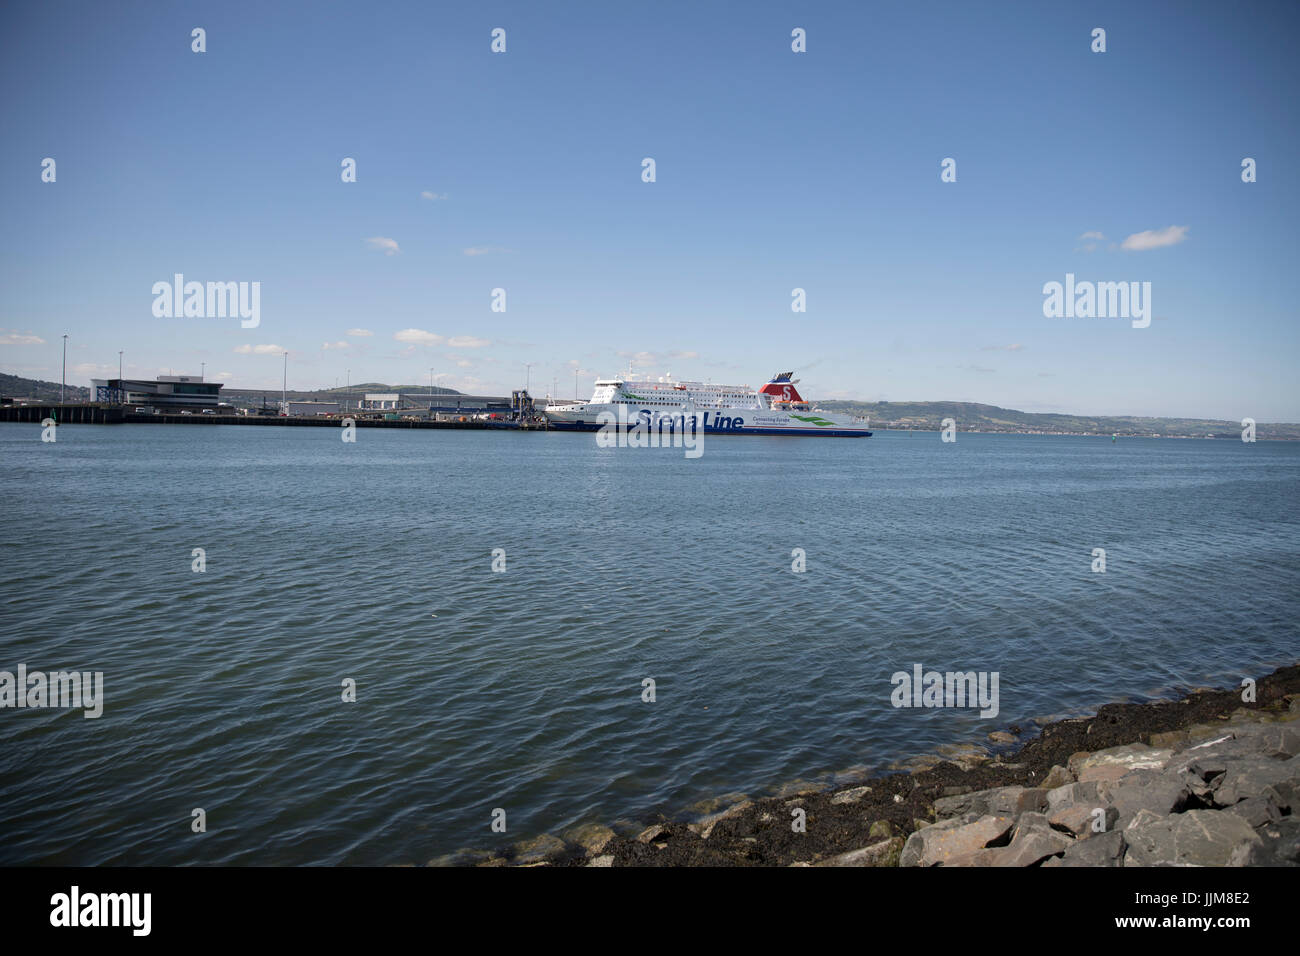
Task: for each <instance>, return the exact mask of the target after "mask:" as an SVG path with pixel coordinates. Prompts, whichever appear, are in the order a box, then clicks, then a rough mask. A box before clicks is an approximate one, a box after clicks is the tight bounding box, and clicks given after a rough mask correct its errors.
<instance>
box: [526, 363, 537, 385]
mask: <svg viewBox="0 0 1300 956" xmlns="http://www.w3.org/2000/svg"><path fill="white" fill-rule="evenodd" d="M536 364H537V363H536V362H525V363H524V368H525V369H527V373H526V374H525V376H524V391H525V392H526V391H528V386H529V385H531V384H532V381H533V366H534V365H536Z"/></svg>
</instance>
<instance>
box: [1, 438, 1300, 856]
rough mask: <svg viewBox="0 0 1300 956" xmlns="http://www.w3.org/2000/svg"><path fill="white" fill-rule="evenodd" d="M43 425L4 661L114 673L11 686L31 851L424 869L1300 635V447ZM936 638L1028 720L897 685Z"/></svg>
mask: <svg viewBox="0 0 1300 956" xmlns="http://www.w3.org/2000/svg"><path fill="white" fill-rule="evenodd" d="M39 439H40V429H39V427H38V426H35V425H16V424H4V425H0V478H2V481H0V500H2V501H3V509H4V510H3V514H4V519H3V522H4V523H3V529H4V532H3V536H2V538H0V572H2V576H0V582H2V583H0V670H8V671H11V672H12V671H14V670H16V668H17V665H18V664H20V663H21V664H26V665H27V667H28V668H29V669H30V670H56V669H74V668H75V669H78V670H88V671H102V672H103V673H104V682H105V705H104V714H103V716H102V717H101V718H99V719H97V720H87V719H85V718H83V717H82V716H81V713H80V712H79V711H78V712H71V711H59V710H49V709H47V710H30V709H23V710H16V709H6V710H0V863H10V864H12V863H42V864H56V863H65V864H107V863H117V864H186V863H241V864H254V863H256V864H286V863H365V864H370V863H386V862H403V861H409V862H425V861H427V860H429V859H431V858H434V857H437V856H439V855H441V854H445V853H448V852H451V851H453V850H456V849H458V848H463V847H492V846H496V845H499V844H500V843H501V842H502V841H503V840H507V839H508V840H512V841H513V840H518V839H524V838H527V837H530V836H534V835H537V834H540V833H562V832H563V831H564V830H565V829H566V828H568V827H570V826H572V825H574V824H578V823H584V822H604V823H615V822H617V821H619V820H633V819H637V818H639V817H643V816H644V815H646V814H648V813H651V812H655V811H660V810H663V811H666V812H670V813H675V812H679V811H682V810H684V809H685V808H686V807H688V806H690V805H691V804H693V803H695V802H696V801H700V800H702V799H705V798H709V797H714V796H718V795H721V794H725V793H729V792H736V791H743V792H747V793H751V794H761V793H764V792H768V791H770V790H771V789H773V788H777V787H780V786H781V785H782V784H785V783H788V782H789V781H792V780H795V779H800V778H801V779H806V780H821V781H829V780H833V779H840V780H843V779H848V778H849V777H851V776H853V775H854V774H859V773H862V772H864V771H866V770H877V769H882V768H883V767H885V766H887V765H888V764H889V763H891V762H893V761H895V760H898V759H900V758H904V757H907V756H909V755H912V754H915V753H918V752H923V751H925V750H926V749H928V748H933V747H935V746H936V745H939V744H943V743H947V742H952V741H958V740H968V739H982V738H983V737H984V735H985V734H987V733H988V732H989V731H990V730H993V729H996V728H999V727H1005V726H1007V725H1008V724H1012V723H1016V722H1025V721H1027V720H1029V719H1031V718H1033V717H1036V716H1046V715H1059V714H1064V713H1078V712H1083V711H1087V710H1091V709H1093V708H1095V707H1096V706H1098V705H1099V704H1102V703H1105V702H1107V701H1110V700H1115V699H1121V698H1126V697H1137V698H1140V697H1145V696H1150V695H1155V694H1161V693H1168V692H1170V691H1172V690H1173V689H1175V688H1178V687H1186V686H1189V685H1195V684H1201V683H1214V684H1224V683H1227V682H1235V681H1237V680H1239V679H1240V677H1242V676H1246V675H1258V674H1260V673H1263V672H1265V671H1268V670H1271V669H1272V668H1274V667H1275V666H1277V665H1279V664H1283V663H1293V662H1294V661H1295V659H1296V658H1297V656H1300V655H1298V654H1297V647H1298V646H1300V641H1298V640H1297V627H1296V620H1297V611H1298V610H1300V588H1298V587H1297V584H1298V582H1300V531H1298V526H1297V521H1298V519H1297V515H1296V503H1297V501H1300V445H1298V444H1294V443H1290V444H1289V443H1275V442H1260V443H1256V444H1243V443H1242V442H1239V441H1175V440H1167V439H1166V440H1156V439H1150V440H1141V439H1130V440H1121V441H1119V442H1117V443H1112V442H1111V441H1110V440H1109V439H1102V438H1055V437H1039V436H1025V437H1021V436H993V435H990V436H984V435H966V434H963V435H960V436H959V439H958V441H957V442H956V443H955V444H944V443H942V442H941V441H940V440H939V438H938V436H937V434H935V433H926V434H920V433H918V434H915V435H911V436H909V435H907V434H905V433H877V436H876V437H875V438H872V439H869V440H829V439H825V440H817V439H791V438H753V437H747V438H714V437H712V436H710V437H709V438H708V439H707V441H706V444H705V453H704V455H703V457H702V458H700V459H698V460H687V459H685V458H684V457H683V456H682V453H681V451H680V450H665V449H660V450H651V449H644V450H643V449H600V448H598V447H597V446H596V443H595V441H594V437H593V436H591V435H580V434H567V433H566V434H556V433H550V434H524V433H515V434H511V433H492V432H472V431H455V432H453V431H447V432H428V431H396V430H394V431H389V430H379V429H369V430H362V431H361V432H360V433H359V434H358V440H357V442H356V443H355V444H345V443H343V442H341V441H340V440H339V434H338V432H337V431H335V430H334V429H330V428H277V427H256V428H254V427H236V426H197V425H188V426H161V425H158V426H155V425H123V426H117V427H106V426H75V425H68V426H63V428H62V429H60V432H59V440H58V442H57V443H55V444H52V445H51V444H43V443H42V442H41V441H40V440H39ZM1097 547H1101V548H1105V549H1106V557H1107V571H1106V573H1105V574H1096V573H1093V572H1092V571H1091V569H1090V566H1091V563H1092V549H1093V548H1097ZM194 548H203V549H205V551H206V555H207V570H206V571H205V572H203V573H196V572H194V571H193V570H191V562H192V560H193V559H192V557H191V552H192V550H193V549H194ZM494 548H503V549H504V550H505V552H506V562H507V563H506V571H505V573H500V574H498V573H493V572H492V569H491V564H492V551H493V549H494ZM795 548H802V549H804V551H805V552H806V555H807V559H806V560H807V571H806V572H805V573H803V574H795V573H792V571H791V561H792V557H791V551H792V550H793V549H795ZM914 663H921V664H923V665H925V666H926V667H927V668H931V667H933V668H936V669H939V670H949V669H961V670H987V671H997V672H998V673H999V674H1000V706H1001V713H1000V714H999V715H998V717H997V718H995V719H993V720H981V719H980V718H979V716H978V715H977V714H976V713H974V712H973V711H970V710H913V709H895V708H894V707H893V706H892V705H891V703H890V692H891V690H892V689H893V687H892V685H891V683H890V675H891V674H893V673H894V672H895V671H898V670H910V668H911V666H912V664H914ZM647 677H652V678H654V679H655V681H656V682H657V700H656V701H655V702H654V703H645V702H643V701H642V700H641V690H642V685H641V682H642V680H643V679H644V678H647ZM345 678H351V679H354V680H355V681H356V684H357V688H358V690H357V694H358V701H357V702H356V703H354V704H348V703H343V702H342V701H341V699H340V697H341V684H342V681H343V680H344V679H345ZM196 807H202V808H203V809H204V810H205V811H206V812H207V818H208V832H207V833H205V834H201V835H200V834H193V833H191V832H190V819H191V811H192V810H193V809H194V808H196ZM496 807H502V808H505V809H506V811H507V820H508V826H509V832H508V834H507V836H505V837H502V836H499V835H494V834H492V833H491V832H490V830H489V824H490V822H491V814H492V810H493V808H496Z"/></svg>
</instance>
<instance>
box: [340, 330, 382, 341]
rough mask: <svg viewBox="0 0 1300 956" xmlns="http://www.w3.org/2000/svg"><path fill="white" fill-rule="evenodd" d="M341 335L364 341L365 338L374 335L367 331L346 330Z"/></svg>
mask: <svg viewBox="0 0 1300 956" xmlns="http://www.w3.org/2000/svg"><path fill="white" fill-rule="evenodd" d="M343 334H344V335H347V336H351V337H352V338H354V339H364V338H366V337H367V336H370V335H374V334H375V333H374V332H371V331H370V330H369V329H348V330H347V331H346V332H344V333H343Z"/></svg>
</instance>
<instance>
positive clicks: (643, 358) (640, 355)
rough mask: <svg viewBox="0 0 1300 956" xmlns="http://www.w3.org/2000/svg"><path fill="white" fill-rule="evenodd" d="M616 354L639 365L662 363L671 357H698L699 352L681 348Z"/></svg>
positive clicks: (683, 359)
mask: <svg viewBox="0 0 1300 956" xmlns="http://www.w3.org/2000/svg"><path fill="white" fill-rule="evenodd" d="M618 354H619V355H620V356H622V357H623V358H625V359H630V360H631V362H632V364H633V365H641V366H653V365H663V364H665V363H666V362H668V361H671V360H673V359H680V360H682V361H686V360H689V359H697V358H699V357H700V353H699V352H690V351H682V350H681V349H673V350H672V351H671V352H619V353H618Z"/></svg>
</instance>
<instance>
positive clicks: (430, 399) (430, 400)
mask: <svg viewBox="0 0 1300 956" xmlns="http://www.w3.org/2000/svg"><path fill="white" fill-rule="evenodd" d="M429 411H430V412H432V411H433V369H429Z"/></svg>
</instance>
